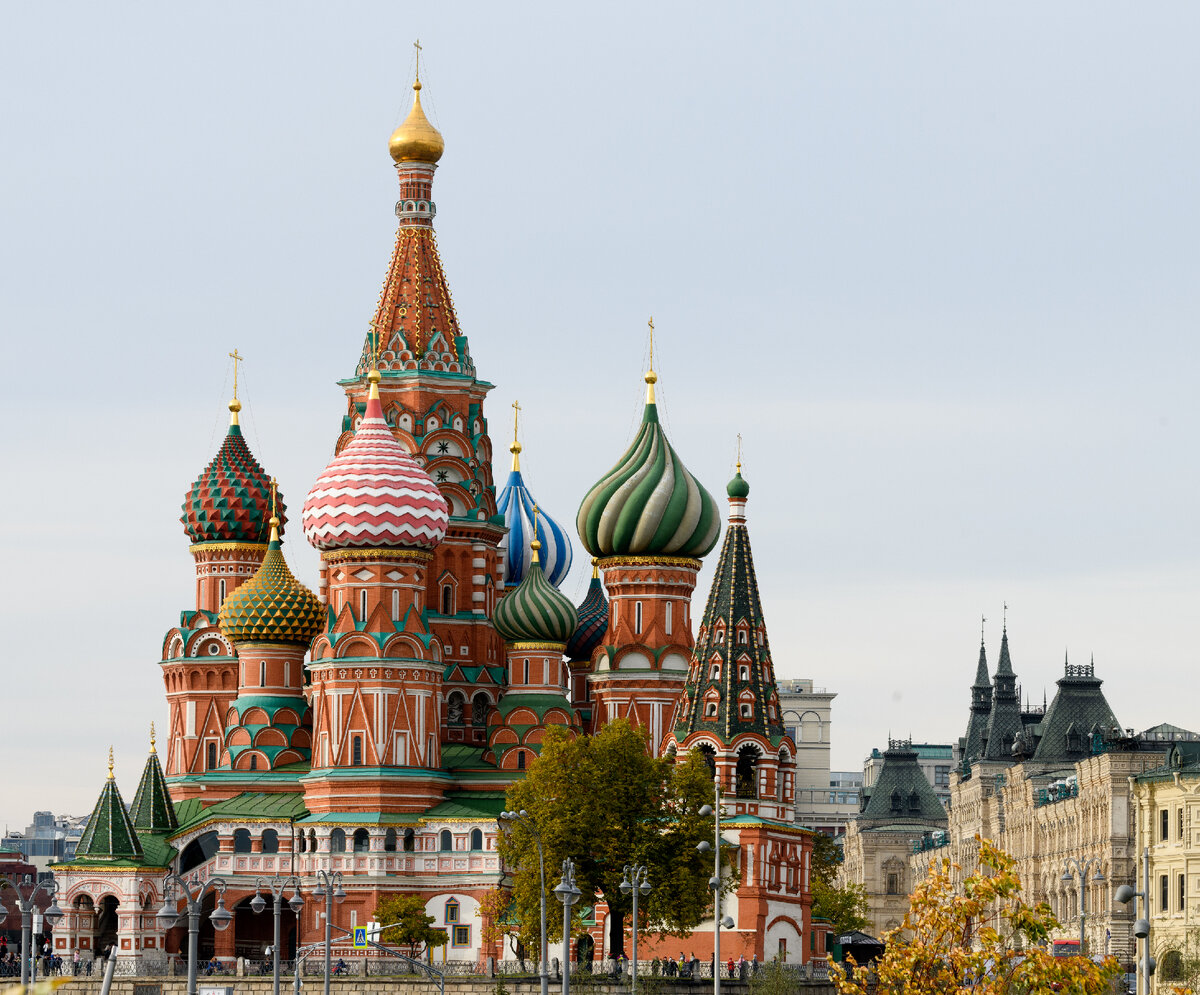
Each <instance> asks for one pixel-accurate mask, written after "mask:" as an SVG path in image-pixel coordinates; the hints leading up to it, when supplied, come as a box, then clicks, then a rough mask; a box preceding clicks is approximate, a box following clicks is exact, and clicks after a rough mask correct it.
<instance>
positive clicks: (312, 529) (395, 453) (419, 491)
mask: <svg viewBox="0 0 1200 995" xmlns="http://www.w3.org/2000/svg"><path fill="white" fill-rule="evenodd" d="M372 375H373V376H375V377H376V380H378V376H379V375H378V374H377V373H375V372H374V371H373V372H372ZM449 522H450V508H449V506H448V505H447V504H446V499H445V498H444V497H442V493H441V491H439V490H438V488H437V485H436V484H435V483H434V482H433V481H432V480H431V479H430V477H429V474H427V473H426V472H425V471H424V470H423V469H422V468H421V467H420V466H418V465H417V463H416V461H415V460H414V459H413V458H412V457H411V456H410V455H409V454H408V451H407V450H406V449H405V448H404V446H402V445H401V444H400V443H399V442H398V441H397V440H396V438H395V436H393V435H392V431H391V429H390V428H388V424H387V422H386V421H385V420H384V417H383V407H382V405H381V404H380V403H379V386H378V383H377V382H373V383H372V384H371V394H370V397H369V398H368V400H367V410H366V414H365V416H364V418H363V420H362V421H361V422H360V423H359V426H358V431H357V432H356V433H355V435H354V438H353V439H351V440H350V442H349V443H347V445H346V448H345V449H343V450H342V451H341V453H340V454H339V455H337V456H335V457H334V458H333V461H332V462H331V463H330V464H329V465H328V466H327V467H326V468H325V469H324V470H323V471H322V472H321V475H320V476H319V477H318V478H317V482H316V483H315V484H313V487H312V490H310V491H309V492H308V500H307V501H305V502H304V536H305V538H306V539H308V541H309V542H310V543H312V544H313V545H314V546H316V547H317V549H321V550H330V549H346V548H359V547H379V546H386V547H395V546H401V547H405V548H410V549H433V548H434V547H435V546H437V544H438V543H440V542H441V541H442V538H443V537H444V536H445V534H446V528H447V526H448V525H449Z"/></svg>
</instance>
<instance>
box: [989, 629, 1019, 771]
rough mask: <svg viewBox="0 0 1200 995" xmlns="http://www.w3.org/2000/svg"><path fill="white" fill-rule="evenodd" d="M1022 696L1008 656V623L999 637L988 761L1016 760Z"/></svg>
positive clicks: (990, 718)
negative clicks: (1014, 756) (1014, 755)
mask: <svg viewBox="0 0 1200 995" xmlns="http://www.w3.org/2000/svg"><path fill="white" fill-rule="evenodd" d="M1021 731H1022V724H1021V696H1020V694H1019V692H1018V691H1017V675H1016V674H1014V673H1013V669H1012V659H1011V658H1010V657H1009V655H1008V621H1007V620H1005V623H1004V631H1003V635H1002V636H1001V637H1000V663H999V664H998V665H997V667H996V681H995V685H994V690H993V694H992V712H991V715H990V716H989V717H988V724H987V735H986V737H985V739H986V742H985V743H984V746H983V757H984V759H987V760H1007V761H1011V760H1012V759H1013V753H1012V748H1013V743H1014V741H1015V740H1016V738H1017V737H1018V736H1019V735H1021Z"/></svg>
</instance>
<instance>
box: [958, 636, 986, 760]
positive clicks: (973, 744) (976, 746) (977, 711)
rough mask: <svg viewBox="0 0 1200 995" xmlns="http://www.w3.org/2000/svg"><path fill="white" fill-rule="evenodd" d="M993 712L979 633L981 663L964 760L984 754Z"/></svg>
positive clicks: (964, 743)
mask: <svg viewBox="0 0 1200 995" xmlns="http://www.w3.org/2000/svg"><path fill="white" fill-rule="evenodd" d="M991 714H992V682H991V680H989V678H988V666H987V650H986V649H985V648H984V645H983V633H982V632H980V634H979V664H978V666H977V667H976V668H975V683H974V684H972V685H971V718H970V719H969V720H968V722H967V734H966V736H964V737H963V748H962V758H963V762H964V763H966V764H970V763H971V762H972V761H975V760H978V759H979V758H980V757H982V756H983V748H984V744H985V743H986V742H987V728H988V718H989V717H990V716H991Z"/></svg>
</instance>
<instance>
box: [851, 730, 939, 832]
mask: <svg viewBox="0 0 1200 995" xmlns="http://www.w3.org/2000/svg"><path fill="white" fill-rule="evenodd" d="M864 795H865V796H866V797H864V799H863V808H862V813H861V814H860V815H859V819H862V820H864V821H867V822H875V823H878V822H903V823H905V824H908V823H915V822H928V823H934V824H936V825H939V826H945V825H946V824H947V816H946V810H945V808H943V807H942V803H941V802H940V801H938V797H937V795H936V794H935V793H934V790H933V785H931V784H930V783H929V778H928V777H926V776H925V772H924V771H923V770H921V767H920V765H919V764H918V763H917V751H916V750H914V749H913V748H912V743H910V742H908V741H907V740H891V741H889V742H888V748H887V751H886V752H885V753H884V754H883V766H882V767H881V768H880V770H879V775H878V776H877V777H876V778H875V783H874V784H873V785H871V787H870V788H869V789H868V790H867V791H866V792H864Z"/></svg>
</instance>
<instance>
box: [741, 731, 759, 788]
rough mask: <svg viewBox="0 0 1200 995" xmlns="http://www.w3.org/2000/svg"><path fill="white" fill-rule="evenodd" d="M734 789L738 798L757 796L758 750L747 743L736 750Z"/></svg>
mask: <svg viewBox="0 0 1200 995" xmlns="http://www.w3.org/2000/svg"><path fill="white" fill-rule="evenodd" d="M736 790H737V797H738V798H757V797H758V750H756V749H755V748H754V747H753V746H750V745H749V744H747V745H746V746H743V747H742V748H741V749H740V750H738V758H737V781H736Z"/></svg>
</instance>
